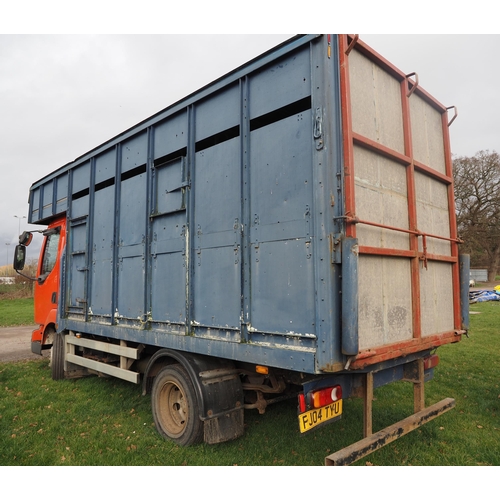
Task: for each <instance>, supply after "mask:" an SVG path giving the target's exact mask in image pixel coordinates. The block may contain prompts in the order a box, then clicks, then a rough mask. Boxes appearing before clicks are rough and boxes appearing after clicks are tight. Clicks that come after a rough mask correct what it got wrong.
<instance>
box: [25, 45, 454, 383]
mask: <svg viewBox="0 0 500 500" xmlns="http://www.w3.org/2000/svg"><path fill="white" fill-rule="evenodd" d="M350 42H351V39H350V38H349V37H347V36H344V35H339V36H331V37H330V36H328V37H327V36H316V35H308V36H298V37H295V38H293V39H291V40H290V41H288V42H286V43H284V44H282V45H280V46H278V47H276V48H275V49H273V50H271V51H269V52H267V53H265V54H263V55H262V56H261V57H260V58H257V59H255V60H253V61H251V62H250V63H248V64H247V65H245V66H242V67H241V68H239V69H237V70H235V71H234V72H232V73H230V74H228V75H226V76H224V77H222V78H220V79H219V80H217V81H215V82H214V83H212V84H211V85H208V86H206V87H204V88H203V89H201V90H200V91H198V92H196V93H194V94H192V95H190V96H188V97H187V98H185V99H184V100H182V101H179V102H178V103H176V104H173V105H172V106H170V107H168V108H166V109H165V110H163V111H161V112H159V113H158V114H156V115H154V116H153V117H151V118H149V119H147V120H145V121H144V122H142V123H140V124H138V125H137V126H135V127H133V128H131V129H129V130H127V131H125V132H124V133H123V134H121V135H119V136H117V137H115V138H113V139H111V140H110V141H108V142H107V143H105V144H103V145H101V146H99V147H98V148H96V149H94V150H92V151H90V152H89V153H87V154H86V155H84V156H82V157H80V158H78V159H76V160H75V161H73V162H71V163H69V164H67V165H65V166H64V167H62V168H60V169H59V170H56V171H55V172H54V173H52V174H50V175H48V176H47V177H45V178H44V179H41V180H40V181H38V182H36V183H35V184H33V186H32V188H31V194H30V212H29V222H30V223H35V224H47V223H49V222H50V221H52V220H54V218H56V217H60V216H61V215H62V214H65V215H66V219H67V233H68V238H67V244H66V249H65V256H64V260H65V262H64V266H63V267H62V268H61V269H62V270H63V271H64V272H62V276H61V286H62V291H63V292H62V293H61V297H60V317H59V319H58V326H59V329H68V330H74V331H79V332H83V333H91V334H95V335H102V336H106V337H111V338H113V337H114V338H118V339H123V340H129V341H133V342H137V343H144V344H148V345H153V346H157V347H167V348H171V349H179V350H183V351H189V352H193V353H200V354H207V355H210V356H215V357H220V358H225V359H232V360H239V361H246V362H250V363H256V364H263V365H267V366H274V367H278V368H284V369H290V370H294V371H298V372H304V373H310V374H313V373H322V372H336V371H340V370H343V369H344V367H353V368H363V367H364V366H366V365H369V364H373V363H376V362H380V361H385V360H390V359H394V358H397V357H400V356H406V355H408V354H411V353H415V352H421V351H426V350H428V349H429V348H431V347H436V346H438V345H441V344H444V343H448V342H453V341H457V340H459V339H460V332H461V312H460V298H459V290H458V288H459V272H458V267H459V266H458V250H457V241H456V228H455V226H454V224H455V220H454V203H453V189H452V178H451V163H450V161H451V160H450V154H449V139H448V131H447V118H446V116H447V112H446V108H444V107H443V106H442V105H440V104H439V103H438V102H437V101H435V100H434V99H432V98H430V96H428V94H426V93H425V92H424V91H422V90H421V89H420V88H419V87H417V88H416V89H415V85H414V84H412V83H411V81H410V80H409V79H408V78H407V77H406V76H405V75H404V73H402V72H400V71H399V70H397V69H396V68H394V67H392V66H391V65H390V64H389V63H387V61H385V60H383V59H382V58H381V57H380V56H378V54H375V53H374V52H373V51H371V50H370V49H369V48H368V47H367V46H365V45H364V44H363V43H362V42H360V41H358V42H357V44H356V45H354V47H351V48H350V49H349V51H347V50H346V47H347V44H348V43H350ZM346 52H348V54H347V53H346ZM409 88H410V89H411V93H410V92H408V89H409ZM423 245H424V246H423Z"/></svg>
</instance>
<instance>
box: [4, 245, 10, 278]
mask: <svg viewBox="0 0 500 500" xmlns="http://www.w3.org/2000/svg"><path fill="white" fill-rule="evenodd" d="M5 244H6V245H7V269H6V270H5V276H7V273H8V271H9V245H10V243H5Z"/></svg>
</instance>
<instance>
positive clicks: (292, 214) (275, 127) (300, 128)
mask: <svg viewBox="0 0 500 500" xmlns="http://www.w3.org/2000/svg"><path fill="white" fill-rule="evenodd" d="M311 121H312V120H311V115H310V111H308V112H304V113H300V114H298V115H295V116H291V117H289V118H286V119H284V120H280V121H279V122H276V123H273V124H271V125H268V126H267V127H263V128H260V129H258V130H255V131H253V132H252V133H251V136H250V144H251V152H250V163H251V165H250V166H251V169H250V178H251V180H250V188H251V211H252V218H253V219H254V220H253V225H254V226H257V225H266V224H277V223H283V222H287V221H298V220H300V221H303V222H304V224H303V230H302V231H300V233H299V234H297V235H295V236H304V235H305V234H306V220H307V217H308V216H307V215H306V213H307V211H308V210H309V211H310V210H311V209H312V202H313V185H312V128H311Z"/></svg>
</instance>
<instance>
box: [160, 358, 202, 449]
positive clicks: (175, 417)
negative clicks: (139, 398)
mask: <svg viewBox="0 0 500 500" xmlns="http://www.w3.org/2000/svg"><path fill="white" fill-rule="evenodd" d="M151 405H152V410H153V419H154V422H155V424H156V428H157V429H158V432H159V433H160V434H161V435H162V436H163V437H165V438H167V439H170V440H172V441H174V442H175V443H176V444H178V445H180V446H190V445H193V444H198V443H200V442H201V441H202V440H203V422H202V421H201V420H200V416H199V405H198V400H197V398H196V392H195V390H194V386H193V383H192V382H191V379H190V377H189V375H188V373H187V371H186V370H185V369H184V368H183V367H182V366H181V365H180V364H174V365H169V366H166V367H165V368H162V369H161V370H160V372H159V373H158V375H157V376H156V377H155V380H154V382H153V388H152V393H151Z"/></svg>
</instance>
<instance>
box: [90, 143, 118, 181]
mask: <svg viewBox="0 0 500 500" xmlns="http://www.w3.org/2000/svg"><path fill="white" fill-rule="evenodd" d="M115 171H116V150H115V149H110V150H108V151H106V152H105V153H102V154H100V155H99V156H97V157H96V159H95V183H96V184H99V183H100V182H102V181H107V180H108V179H112V178H113V177H114V176H115Z"/></svg>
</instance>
